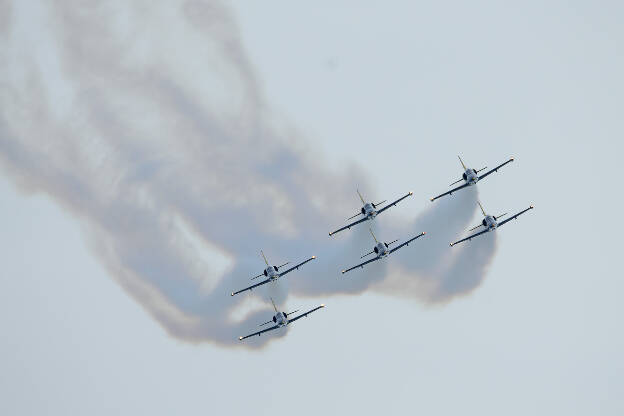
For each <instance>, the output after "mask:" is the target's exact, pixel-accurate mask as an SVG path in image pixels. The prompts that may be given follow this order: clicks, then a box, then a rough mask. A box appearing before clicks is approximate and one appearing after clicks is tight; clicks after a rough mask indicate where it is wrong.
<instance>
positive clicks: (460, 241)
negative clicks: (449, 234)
mask: <svg viewBox="0 0 624 416" xmlns="http://www.w3.org/2000/svg"><path fill="white" fill-rule="evenodd" d="M488 231H489V230H483V231H479V232H478V233H474V234H473V235H469V236H468V237H466V238H462V239H461V240H458V241H455V242H454V243H451V246H454V245H455V244H459V243H463V242H464V241H466V240H472V239H473V238H475V237H476V236H478V235H481V234H485V233H487V232H488Z"/></svg>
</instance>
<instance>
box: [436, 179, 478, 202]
mask: <svg viewBox="0 0 624 416" xmlns="http://www.w3.org/2000/svg"><path fill="white" fill-rule="evenodd" d="M467 186H470V184H467V183H465V184H463V185H461V186H458V187H457V188H453V189H451V190H450V191H448V192H444V193H443V194H440V195H438V196H436V197H433V198H431V200H432V201H435V200H436V199H438V198H442V197H443V196H445V195H451V194H452V193H453V192H456V191H459V190H460V189H462V188H465V187H467Z"/></svg>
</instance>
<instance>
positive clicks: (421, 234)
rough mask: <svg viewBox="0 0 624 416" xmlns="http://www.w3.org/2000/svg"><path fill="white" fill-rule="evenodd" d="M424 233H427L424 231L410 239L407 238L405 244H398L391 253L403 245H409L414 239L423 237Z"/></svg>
mask: <svg viewBox="0 0 624 416" xmlns="http://www.w3.org/2000/svg"><path fill="white" fill-rule="evenodd" d="M423 235H425V233H424V232H423V233H420V234H418V235H417V236H416V237H414V238H410V239H409V240H407V241H406V242H404V243H403V244H401V245H399V246H396V247H395V248H393V249H392V250H390V254H392V253H394V252H395V251H397V250H398V249H400V248H401V247H404V246H409V243H411V242H412V241H414V240H416V239H417V238H420V237H422V236H423Z"/></svg>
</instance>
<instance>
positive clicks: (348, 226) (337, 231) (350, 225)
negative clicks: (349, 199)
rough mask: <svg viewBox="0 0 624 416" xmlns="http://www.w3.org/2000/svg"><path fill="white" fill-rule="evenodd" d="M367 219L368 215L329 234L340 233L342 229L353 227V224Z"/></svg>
mask: <svg viewBox="0 0 624 416" xmlns="http://www.w3.org/2000/svg"><path fill="white" fill-rule="evenodd" d="M367 219H368V217H364V218H362V219H361V220H357V221H356V222H353V223H351V224H349V225H345V226H344V227H342V228H339V229H337V230H336V231H332V232H331V233H329V235H334V234H336V233H339V232H340V231H343V230H346V229H347V228H351V227H353V226H354V225H356V224H359V223H361V222H364V221H366V220H367Z"/></svg>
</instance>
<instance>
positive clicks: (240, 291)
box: [232, 279, 271, 296]
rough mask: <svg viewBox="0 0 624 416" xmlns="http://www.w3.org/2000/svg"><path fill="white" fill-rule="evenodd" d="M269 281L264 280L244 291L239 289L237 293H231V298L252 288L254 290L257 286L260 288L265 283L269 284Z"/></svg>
mask: <svg viewBox="0 0 624 416" xmlns="http://www.w3.org/2000/svg"><path fill="white" fill-rule="evenodd" d="M270 281H271V279H266V280H263V281H261V282H260V283H256V284H255V285H252V286H249V287H246V288H245V289H241V290H239V291H238V292H232V296H234V295H238V294H239V293H243V292H244V291H246V290H252V289H253V288H256V287H258V286H262V285H264V284H266V283H269V282H270Z"/></svg>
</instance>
